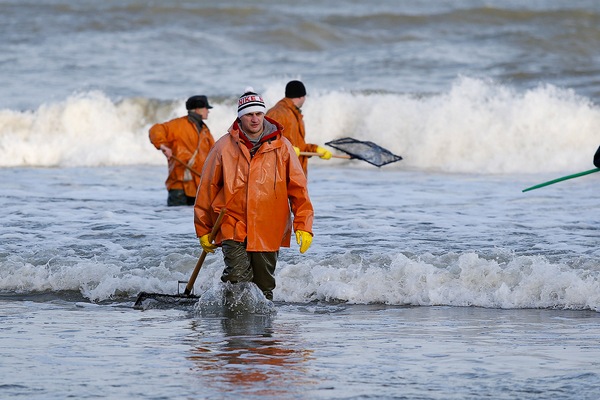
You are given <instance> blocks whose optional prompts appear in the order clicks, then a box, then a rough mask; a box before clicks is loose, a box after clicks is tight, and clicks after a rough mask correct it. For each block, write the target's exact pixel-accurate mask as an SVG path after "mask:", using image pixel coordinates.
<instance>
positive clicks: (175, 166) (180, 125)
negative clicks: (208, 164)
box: [150, 95, 215, 206]
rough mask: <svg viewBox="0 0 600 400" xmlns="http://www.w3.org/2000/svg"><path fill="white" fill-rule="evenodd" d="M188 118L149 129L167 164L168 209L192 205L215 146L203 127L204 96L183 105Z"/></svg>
mask: <svg viewBox="0 0 600 400" xmlns="http://www.w3.org/2000/svg"><path fill="white" fill-rule="evenodd" d="M185 107H186V109H187V110H188V115H186V116H183V117H179V118H175V119H173V120H171V121H168V122H165V123H160V124H155V125H154V126H152V127H151V128H150V142H152V144H153V145H154V147H156V148H157V149H158V150H160V151H162V152H163V154H164V155H165V157H167V160H168V167H169V175H168V176H167V180H166V181H165V186H166V187H167V190H168V191H169V195H168V197H167V205H168V206H185V205H188V206H190V205H193V204H194V201H195V200H196V191H197V189H198V185H199V184H200V174H201V172H202V167H203V166H204V160H206V156H207V155H208V152H209V150H210V149H211V148H212V146H213V144H214V143H215V139H214V138H213V136H212V134H211V133H210V129H208V126H206V124H205V123H204V120H205V119H207V118H208V113H209V109H211V108H212V106H211V105H209V104H208V99H207V98H206V96H201V95H199V96H192V97H190V98H189V99H187V101H186V102H185Z"/></svg>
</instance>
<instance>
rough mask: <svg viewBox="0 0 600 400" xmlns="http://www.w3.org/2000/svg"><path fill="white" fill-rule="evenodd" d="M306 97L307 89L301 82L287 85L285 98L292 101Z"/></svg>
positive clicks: (291, 82) (290, 82)
mask: <svg viewBox="0 0 600 400" xmlns="http://www.w3.org/2000/svg"><path fill="white" fill-rule="evenodd" d="M302 96H306V88H305V87H304V84H303V83H302V82H300V81H289V82H288V84H287V85H285V97H289V98H290V99H296V98H298V97H302Z"/></svg>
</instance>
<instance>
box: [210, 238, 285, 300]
mask: <svg viewBox="0 0 600 400" xmlns="http://www.w3.org/2000/svg"><path fill="white" fill-rule="evenodd" d="M222 250H223V259H224V261H225V269H224V270H223V274H222V275H221V280H222V281H223V282H231V283H238V282H254V283H255V284H256V286H258V288H259V289H260V290H262V292H263V293H264V295H265V297H266V298H267V299H269V300H273V289H275V265H276V264H277V257H278V256H279V252H278V251H256V252H255V251H246V243H243V242H236V241H234V240H224V241H223V247H222Z"/></svg>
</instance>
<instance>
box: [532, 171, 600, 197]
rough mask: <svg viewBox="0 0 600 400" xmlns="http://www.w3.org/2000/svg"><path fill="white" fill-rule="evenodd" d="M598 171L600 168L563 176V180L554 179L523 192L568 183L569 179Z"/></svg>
mask: <svg viewBox="0 0 600 400" xmlns="http://www.w3.org/2000/svg"><path fill="white" fill-rule="evenodd" d="M598 171H600V168H594V169H590V170H587V171H583V172H578V173H576V174H572V175H567V176H563V177H561V178H556V179H553V180H551V181H548V182H544V183H540V184H539V185H535V186H532V187H528V188H527V189H523V192H527V191H529V190H533V189H539V188H541V187H544V186H548V185H552V184H554V183H558V182H562V181H566V180H567V179H573V178H577V177H580V176H584V175H588V174H593V173H594V172H598Z"/></svg>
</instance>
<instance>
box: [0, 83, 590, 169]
mask: <svg viewBox="0 0 600 400" xmlns="http://www.w3.org/2000/svg"><path fill="white" fill-rule="evenodd" d="M282 85H283V83H282V82H275V83H273V84H271V85H270V86H268V87H267V88H266V89H265V90H264V94H263V95H264V98H265V101H266V103H267V106H268V107H270V106H272V105H274V104H275V103H276V102H277V101H278V100H279V98H280V97H281V93H282V92H283V87H282ZM184 101H185V100H184V99H177V100H173V101H172V102H169V103H158V102H156V101H150V100H148V99H140V98H131V99H127V100H123V101H117V102H114V101H111V100H110V99H109V98H107V97H106V96H105V95H104V94H102V93H100V92H90V93H82V94H77V95H73V96H71V97H69V98H68V99H65V100H64V101H62V102H58V103H50V104H44V105H42V106H40V107H39V108H38V109H37V110H33V111H24V112H19V111H14V110H6V109H5V110H2V111H0V166H3V167H14V166H41V167H54V166H92V167H93V166H103V165H134V164H153V165H161V164H164V162H165V160H164V157H163V156H162V154H160V152H158V151H156V150H155V149H154V147H153V146H152V145H151V144H150V142H149V140H148V129H149V128H150V126H151V125H152V124H154V123H157V122H163V121H166V120H168V119H171V118H175V117H177V116H180V115H184V114H185V109H184V108H185V107H184V106H183V104H184ZM212 103H213V104H214V108H213V109H212V110H211V113H210V116H209V119H208V120H207V124H208V126H209V127H210V128H211V131H212V133H213V135H214V136H215V138H219V137H221V136H222V135H223V134H225V132H226V131H227V129H228V127H229V126H230V125H231V123H232V122H233V120H234V119H235V106H234V99H233V98H232V99H227V100H222V101H221V102H218V101H216V102H215V101H212ZM303 112H304V115H305V121H306V127H307V141H309V142H312V143H317V144H321V145H322V144H323V143H325V142H327V141H329V140H333V139H336V138H340V137H346V136H350V137H354V138H356V139H359V140H369V141H373V142H375V143H377V144H379V145H380V146H382V147H384V148H387V149H388V150H390V151H392V152H393V153H396V154H399V155H401V156H403V157H404V160H403V161H402V162H401V163H396V164H394V165H390V166H388V167H387V168H410V169H418V170H431V171H445V172H461V173H514V172H524V173H538V172H556V171H573V172H577V171H579V170H582V169H587V167H590V166H591V159H592V155H593V153H594V151H595V149H596V148H597V146H598V135H597V130H598V126H600V108H599V107H598V106H596V105H594V104H592V103H591V102H590V101H589V100H588V99H586V98H583V97H580V96H577V95H575V94H574V93H573V92H572V91H570V90H562V89H558V88H556V87H553V86H549V85H544V86H540V87H538V88H535V89H531V90H526V91H517V90H515V89H512V88H509V87H506V86H503V85H500V84H497V83H493V82H488V81H483V80H478V79H470V78H460V79H458V80H457V81H456V82H455V83H454V85H453V86H452V88H451V89H450V90H449V91H448V92H447V93H443V94H440V95H431V96H411V95H400V94H377V93H369V94H365V93H352V92H346V91H330V92H319V91H318V90H316V89H315V90H311V91H310V93H309V97H308V100H307V101H306V103H305V106H304V108H303ZM338 163H339V161H335V160H334V161H331V162H330V163H327V164H325V165H335V164H338Z"/></svg>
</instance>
